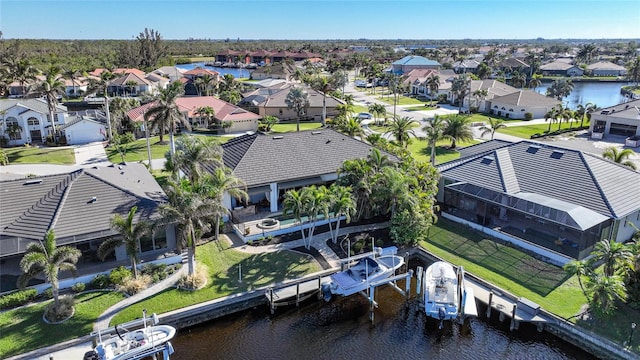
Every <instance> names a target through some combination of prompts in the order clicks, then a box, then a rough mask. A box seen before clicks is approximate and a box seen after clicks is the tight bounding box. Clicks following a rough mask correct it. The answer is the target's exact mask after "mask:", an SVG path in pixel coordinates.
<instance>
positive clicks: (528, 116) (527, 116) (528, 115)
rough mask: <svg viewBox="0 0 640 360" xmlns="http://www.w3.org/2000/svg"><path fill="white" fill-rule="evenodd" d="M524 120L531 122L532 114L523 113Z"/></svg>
mask: <svg viewBox="0 0 640 360" xmlns="http://www.w3.org/2000/svg"><path fill="white" fill-rule="evenodd" d="M524 119H525V120H527V121H528V120H533V114H532V113H530V112H526V113H524Z"/></svg>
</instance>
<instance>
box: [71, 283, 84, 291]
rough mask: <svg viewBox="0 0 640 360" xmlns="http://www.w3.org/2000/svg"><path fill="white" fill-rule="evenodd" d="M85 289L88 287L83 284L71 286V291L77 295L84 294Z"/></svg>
mask: <svg viewBox="0 0 640 360" xmlns="http://www.w3.org/2000/svg"><path fill="white" fill-rule="evenodd" d="M85 288H86V285H85V284H84V283H82V282H78V283H75V284H73V286H71V290H73V292H75V293H80V292H83V291H84V289H85Z"/></svg>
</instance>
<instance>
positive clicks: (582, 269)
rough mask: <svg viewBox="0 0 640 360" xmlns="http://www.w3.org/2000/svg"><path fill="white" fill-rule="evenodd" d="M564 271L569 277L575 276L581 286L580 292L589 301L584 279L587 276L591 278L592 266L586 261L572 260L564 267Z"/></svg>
mask: <svg viewBox="0 0 640 360" xmlns="http://www.w3.org/2000/svg"><path fill="white" fill-rule="evenodd" d="M564 271H566V272H567V273H568V274H569V275H575V276H576V277H577V278H578V285H580V290H582V293H583V294H584V297H586V298H587V301H589V295H588V294H587V291H586V290H585V288H584V284H583V283H582V278H583V277H585V276H590V275H591V274H592V273H593V269H592V268H591V266H590V265H589V264H588V263H587V262H586V261H584V260H571V261H569V262H568V263H566V264H565V265H564Z"/></svg>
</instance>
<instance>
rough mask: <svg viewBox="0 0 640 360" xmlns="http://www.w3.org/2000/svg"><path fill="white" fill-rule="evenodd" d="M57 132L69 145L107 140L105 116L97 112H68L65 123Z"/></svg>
mask: <svg viewBox="0 0 640 360" xmlns="http://www.w3.org/2000/svg"><path fill="white" fill-rule="evenodd" d="M58 130H59V131H60V134H61V135H62V136H64V137H65V138H66V140H67V144H69V145H78V144H88V143H92V142H96V141H104V140H106V138H107V116H106V115H105V113H103V112H102V111H98V110H85V111H78V112H70V113H69V117H68V119H67V122H66V123H65V124H64V125H62V126H60V128H59V129H58Z"/></svg>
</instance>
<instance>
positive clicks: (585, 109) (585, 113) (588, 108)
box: [576, 103, 597, 127]
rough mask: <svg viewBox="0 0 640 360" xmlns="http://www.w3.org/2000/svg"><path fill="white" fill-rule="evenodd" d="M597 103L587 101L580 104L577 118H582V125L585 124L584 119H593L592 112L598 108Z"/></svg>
mask: <svg viewBox="0 0 640 360" xmlns="http://www.w3.org/2000/svg"><path fill="white" fill-rule="evenodd" d="M596 108H597V107H596V105H595V104H592V103H586V104H585V105H582V104H580V105H578V108H577V109H576V119H578V120H580V127H583V126H584V119H585V118H586V119H587V120H591V112H592V111H594V110H595V109H596Z"/></svg>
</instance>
